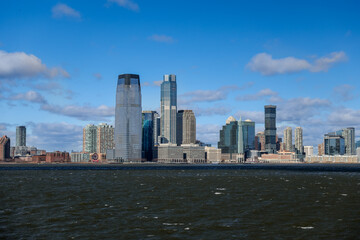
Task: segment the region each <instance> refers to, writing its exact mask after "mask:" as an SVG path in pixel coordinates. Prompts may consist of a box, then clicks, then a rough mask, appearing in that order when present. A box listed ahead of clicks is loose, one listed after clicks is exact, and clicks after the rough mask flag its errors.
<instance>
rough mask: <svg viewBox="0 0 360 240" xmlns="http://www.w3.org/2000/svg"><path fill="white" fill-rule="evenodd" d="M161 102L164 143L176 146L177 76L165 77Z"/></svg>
mask: <svg viewBox="0 0 360 240" xmlns="http://www.w3.org/2000/svg"><path fill="white" fill-rule="evenodd" d="M160 101H161V124H160V127H161V138H162V142H163V143H175V144H176V115H177V90H176V76H175V75H164V81H163V82H162V84H161V100H160Z"/></svg>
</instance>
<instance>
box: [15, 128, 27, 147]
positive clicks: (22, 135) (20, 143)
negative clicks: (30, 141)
mask: <svg viewBox="0 0 360 240" xmlns="http://www.w3.org/2000/svg"><path fill="white" fill-rule="evenodd" d="M16 146H17V147H24V146H26V127H25V126H17V127H16Z"/></svg>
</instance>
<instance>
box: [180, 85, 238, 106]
mask: <svg viewBox="0 0 360 240" xmlns="http://www.w3.org/2000/svg"><path fill="white" fill-rule="evenodd" d="M238 89H239V87H238V86H236V85H231V86H223V87H220V88H218V89H217V90H196V91H192V92H187V93H184V94H182V95H180V96H179V98H178V104H192V103H197V102H215V101H220V100H224V99H226V98H227V96H228V94H229V93H230V92H231V91H234V90H238Z"/></svg>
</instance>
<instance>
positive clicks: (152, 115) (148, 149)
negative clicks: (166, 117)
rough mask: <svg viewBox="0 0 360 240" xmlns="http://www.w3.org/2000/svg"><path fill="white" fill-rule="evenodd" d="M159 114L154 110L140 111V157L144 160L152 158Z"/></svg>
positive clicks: (155, 143)
mask: <svg viewBox="0 0 360 240" xmlns="http://www.w3.org/2000/svg"><path fill="white" fill-rule="evenodd" d="M158 116H159V114H158V113H157V112H156V111H143V112H142V153H141V155H142V158H143V159H145V160H146V161H152V160H153V150H154V146H155V145H157V140H156V139H157V138H158V135H157V131H158V130H157V129H158V124H157V120H158Z"/></svg>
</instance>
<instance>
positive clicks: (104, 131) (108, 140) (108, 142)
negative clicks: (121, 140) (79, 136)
mask: <svg viewBox="0 0 360 240" xmlns="http://www.w3.org/2000/svg"><path fill="white" fill-rule="evenodd" d="M96 138H97V140H96V143H97V144H96V152H97V153H98V154H101V153H106V150H108V149H114V147H115V145H114V127H113V126H112V125H108V124H106V123H100V124H99V125H98V126H97V133H96Z"/></svg>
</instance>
